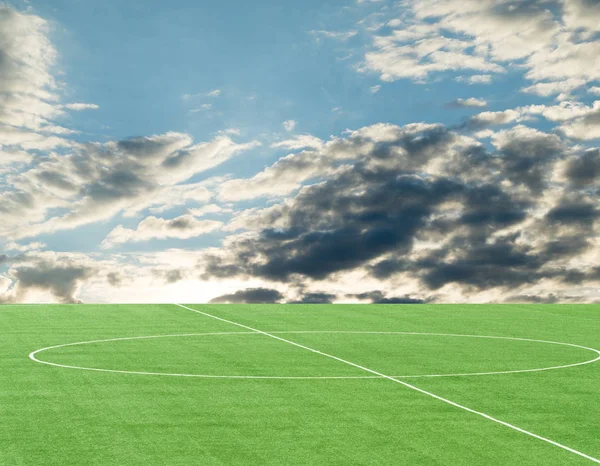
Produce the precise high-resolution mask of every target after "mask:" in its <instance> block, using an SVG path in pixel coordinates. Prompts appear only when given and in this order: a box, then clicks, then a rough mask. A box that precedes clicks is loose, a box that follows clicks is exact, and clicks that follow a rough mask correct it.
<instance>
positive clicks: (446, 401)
mask: <svg viewBox="0 0 600 466" xmlns="http://www.w3.org/2000/svg"><path fill="white" fill-rule="evenodd" d="M175 305H176V306H179V307H182V308H184V309H187V310H188V311H192V312H196V313H198V314H201V315H203V316H206V317H210V318H212V319H216V320H220V321H221V322H226V323H228V324H231V325H236V326H238V327H242V328H245V329H247V330H251V331H253V332H256V333H260V334H261V335H265V336H267V337H270V338H274V339H275V340H279V341H282V342H284V343H288V344H290V345H294V346H297V347H298V348H302V349H305V350H307V351H310V352H311V353H316V354H320V355H321V356H325V357H327V358H330V359H334V360H336V361H339V362H342V363H344V364H348V365H350V366H353V367H356V368H358V369H362V370H363V371H366V372H369V373H371V374H374V375H378V376H379V377H382V378H384V379H387V380H391V381H392V382H395V383H398V384H400V385H404V386H405V387H407V388H410V389H411V390H415V391H417V392H419V393H422V394H424V395H427V396H430V397H432V398H435V399H436V400H439V401H442V402H444V403H447V404H449V405H451V406H454V407H456V408H459V409H462V410H465V411H468V412H470V413H473V414H477V415H478V416H481V417H483V418H485V419H488V420H490V421H493V422H496V423H498V424H501V425H503V426H505V427H508V428H510V429H513V430H516V431H517V432H521V433H522V434H525V435H529V436H530V437H533V438H536V439H538V440H542V441H543V442H546V443H549V444H551V445H554V446H556V447H558V448H562V449H563V450H566V451H568V452H570V453H573V454H575V455H578V456H581V457H582V458H585V459H587V460H590V461H592V462H594V463H597V464H600V459H598V458H594V457H593V456H589V455H586V454H585V453H582V452H580V451H578V450H574V449H573V448H570V447H567V446H566V445H563V444H561V443H558V442H555V441H554V440H550V439H549V438H546V437H542V436H541V435H537V434H534V433H533V432H529V431H528V430H525V429H521V428H520V427H517V426H515V425H513V424H509V423H508V422H505V421H501V420H500V419H496V418H495V417H492V416H490V415H489V414H485V413H482V412H480V411H476V410H474V409H471V408H467V407H466V406H463V405H461V404H458V403H455V402H454V401H452V400H449V399H447V398H443V397H441V396H438V395H436V394H435V393H431V392H428V391H426V390H423V389H421V388H419V387H415V386H414V385H411V384H409V383H406V382H403V381H402V380H398V379H394V378H393V377H391V376H389V375H385V374H382V373H381V372H377V371H374V370H373V369H369V368H368V367H364V366H361V365H359V364H356V363H353V362H351V361H347V360H345V359H342V358H338V357H337V356H333V355H331V354H328V353H323V352H322V351H319V350H316V349H313V348H309V347H308V346H304V345H301V344H300V343H296V342H293V341H291V340H286V339H285V338H281V337H278V336H277V335H273V334H271V333H267V332H263V331H262V330H258V329H256V328H252V327H249V326H247V325H244V324H240V323H238V322H233V321H231V320H227V319H223V318H221V317H217V316H214V315H212V314H208V313H206V312H202V311H199V310H197V309H192V308H191V307H187V306H184V305H183V304H178V303H175Z"/></svg>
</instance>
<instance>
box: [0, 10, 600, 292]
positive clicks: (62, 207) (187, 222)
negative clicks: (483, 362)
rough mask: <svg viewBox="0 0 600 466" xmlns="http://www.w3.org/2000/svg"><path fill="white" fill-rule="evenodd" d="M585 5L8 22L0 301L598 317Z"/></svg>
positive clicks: (594, 129)
mask: <svg viewBox="0 0 600 466" xmlns="http://www.w3.org/2000/svg"><path fill="white" fill-rule="evenodd" d="M599 144H600V1H599V0H521V1H507V0H400V1H394V0H327V1H325V0H305V1H303V2H280V1H275V0H255V1H253V2H247V1H242V0H223V1H221V2H196V1H192V0H177V1H174V2H159V1H156V0H144V1H141V0H131V1H128V2H122V1H117V0H104V1H102V2H100V1H94V0H85V1H84V0H52V1H41V0H28V1H25V0H14V1H11V2H2V1H0V303H29V302H31V303H45V302H58V303H80V302H86V303H92V302H94V303H111V302H138V303H143V302H197V303H203V302H215V303H226V302H227V303H245V302H249V303H270V302H278V303H331V302H333V303H336V302H344V303H445V302H465V303H484V302H485V303H487V302H498V303H517V302H519V303H520V302H524V303H555V302H567V303H576V302H581V303H587V302H600V288H599V286H600V238H599V236H598V232H599V230H600V220H599V217H600V148H599Z"/></svg>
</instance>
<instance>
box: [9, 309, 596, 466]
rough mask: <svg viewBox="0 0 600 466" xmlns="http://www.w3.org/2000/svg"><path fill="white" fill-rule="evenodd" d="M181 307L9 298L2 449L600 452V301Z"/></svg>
mask: <svg viewBox="0 0 600 466" xmlns="http://www.w3.org/2000/svg"><path fill="white" fill-rule="evenodd" d="M186 306H188V307H189V308H191V309H194V310H198V311H200V312H202V313H206V314H210V315H211V316H213V317H211V316H209V315H205V314H201V313H198V312H194V311H193V310H191V309H186V308H184V307H179V306H176V305H167V304H165V305H78V306H11V305H6V306H2V307H0V345H1V346H0V464H2V465H10V466H17V465H112V464H114V465H130V464H131V465H137V464H144V465H190V464H201V465H212V464H307V465H308V464H311V465H314V464H340V465H342V464H344V465H346V464H406V465H442V464H444V465H446V464H448V465H479V464H481V465H495V464H502V465H571V464H573V465H577V464H594V462H600V461H599V460H597V459H596V458H600V362H590V361H593V360H594V359H597V358H598V357H599V355H600V353H598V352H597V351H594V349H600V306H597V305H573V306H571V305H540V306H537V305H523V306H516V305H515V306H512V305H511V306H509V305H476V306H475V305H471V306H465V305H416V306H410V305H401V306H394V305H389V306H383V305H371V306H368V305H335V306H334V305H322V306H319V305H227V306H226V305H186ZM219 319H223V320H219ZM226 321H230V322H226ZM236 324H240V325H241V326H240V325H236ZM248 327H249V328H248ZM255 330H259V331H260V332H266V333H267V334H264V333H259V332H256V331H255ZM481 336H495V337H504V338H479V337H481ZM137 337H153V338H137ZM102 340H110V341H102ZM531 340H537V341H531ZM550 342H555V343H550ZM71 343H82V344H76V345H70V344H71ZM556 343H568V344H570V345H561V344H556ZM64 345H66V346H64ZM52 347H53V348H52ZM44 348H49V349H44ZM37 350H42V351H37ZM33 352H34V354H33V355H32V356H31V357H30V353H33ZM33 359H37V360H38V361H41V362H46V363H51V364H42V363H40V362H36V361H34V360H33ZM65 366H70V367H65ZM359 366H360V367H359ZM560 366H569V367H562V368H558V369H551V368H553V367H560ZM538 369H544V370H538ZM515 371H521V372H515ZM490 373H491V374H490ZM452 374H455V375H452ZM456 374H458V375H456ZM469 374H471V375H469ZM473 374H478V375H473ZM399 382H400V383H399ZM419 390H421V391H419ZM436 396H437V397H440V398H441V399H440V398H436ZM451 403H455V404H456V405H453V404H451ZM469 410H474V411H477V412H476V413H474V412H472V411H469ZM478 413H479V414H478ZM484 415H486V416H489V417H485V416H484ZM500 422H505V423H509V424H510V425H511V426H513V427H510V426H507V425H505V424H501V423H500ZM518 429H522V430H518ZM523 431H526V432H523ZM528 433H531V434H535V435H537V436H541V437H543V438H544V439H546V440H544V439H540V438H536V437H534V436H532V435H529V434H528ZM551 442H556V443H558V444H560V445H556V444H553V443H551ZM561 446H562V447H561ZM563 447H564V448H563ZM567 448H570V449H572V450H574V451H569V450H568V449H567ZM583 455H587V458H586V457H585V456H583Z"/></svg>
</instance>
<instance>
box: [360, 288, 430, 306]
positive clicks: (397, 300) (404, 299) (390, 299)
mask: <svg viewBox="0 0 600 466" xmlns="http://www.w3.org/2000/svg"><path fill="white" fill-rule="evenodd" d="M348 297H349V298H356V299H360V300H362V301H366V300H369V301H371V303H372V304H425V303H427V302H431V301H432V300H431V299H427V300H425V299H420V298H414V297H412V296H386V294H385V293H384V292H383V291H381V290H375V291H368V292H366V293H359V294H351V295H348Z"/></svg>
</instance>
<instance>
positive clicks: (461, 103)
mask: <svg viewBox="0 0 600 466" xmlns="http://www.w3.org/2000/svg"><path fill="white" fill-rule="evenodd" d="M487 104H488V103H487V101H486V100H485V99H478V98H477V97H469V98H468V99H456V100H454V101H452V102H450V105H451V106H454V107H474V108H477V107H479V108H481V107H487Z"/></svg>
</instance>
